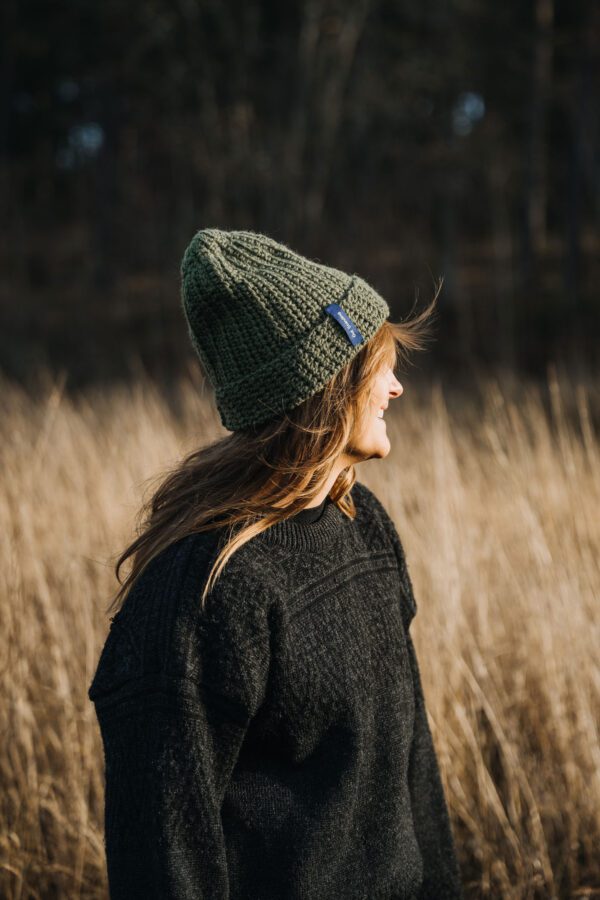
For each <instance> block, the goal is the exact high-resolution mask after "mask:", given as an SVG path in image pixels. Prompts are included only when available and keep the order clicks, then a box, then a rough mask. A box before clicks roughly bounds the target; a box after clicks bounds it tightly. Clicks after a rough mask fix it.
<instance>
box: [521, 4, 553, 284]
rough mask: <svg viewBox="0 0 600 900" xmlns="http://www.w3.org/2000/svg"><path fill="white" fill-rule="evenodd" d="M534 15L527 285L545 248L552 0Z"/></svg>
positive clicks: (527, 184) (525, 239) (527, 185)
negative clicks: (547, 120) (547, 117)
mask: <svg viewBox="0 0 600 900" xmlns="http://www.w3.org/2000/svg"><path fill="white" fill-rule="evenodd" d="M534 15H535V30H534V33H533V58H532V69H531V103H530V110H529V143H528V148H527V162H526V176H525V220H524V234H523V268H524V272H523V274H524V281H525V284H526V285H527V286H530V285H531V284H532V281H533V279H534V278H535V274H536V270H537V265H538V261H539V257H540V255H541V254H542V253H543V252H544V251H545V249H546V238H547V235H546V208H547V193H548V185H547V177H548V176H547V164H546V153H547V148H546V134H545V125H546V111H547V106H548V99H549V96H550V91H551V81H552V45H553V25H554V0H535V4H534Z"/></svg>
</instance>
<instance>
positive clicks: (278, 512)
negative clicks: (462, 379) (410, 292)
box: [109, 279, 443, 611]
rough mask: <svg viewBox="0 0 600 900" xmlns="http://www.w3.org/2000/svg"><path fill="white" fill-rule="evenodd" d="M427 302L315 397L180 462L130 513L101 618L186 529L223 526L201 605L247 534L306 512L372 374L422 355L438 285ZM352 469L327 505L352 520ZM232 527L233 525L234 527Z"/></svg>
mask: <svg viewBox="0 0 600 900" xmlns="http://www.w3.org/2000/svg"><path fill="white" fill-rule="evenodd" d="M442 281H443V279H441V280H440V282H439V285H438V288H437V290H436V292H435V295H434V297H433V299H432V300H431V302H430V303H429V305H428V306H427V307H426V308H425V309H424V310H423V311H422V312H421V313H419V314H418V315H414V316H409V317H408V318H407V319H406V320H404V321H402V322H390V321H389V319H388V320H386V321H385V322H384V323H383V325H382V326H381V327H380V328H379V330H378V331H377V332H376V333H375V335H374V336H373V337H372V338H370V340H369V341H367V342H366V343H365V345H364V347H362V348H361V349H360V350H359V352H358V353H357V354H356V355H355V356H354V357H353V358H352V360H351V361H350V362H349V363H348V364H347V365H346V366H345V367H344V368H343V369H342V370H341V371H339V372H338V373H337V374H336V375H335V376H334V377H333V378H332V379H331V380H330V381H329V382H328V383H327V384H326V385H325V387H324V388H322V389H321V390H320V391H319V392H318V393H316V394H314V395H313V396H312V397H309V398H308V400H305V401H304V402H303V403H301V404H300V405H299V406H297V407H295V408H294V409H291V410H288V411H286V412H285V413H284V414H283V415H282V416H279V417H277V418H276V419H274V420H270V421H269V422H267V423H266V424H261V425H258V426H252V427H250V428H245V429H244V430H242V431H236V432H232V433H230V434H228V435H226V436H225V437H223V438H220V439H219V440H216V441H214V442H213V443H211V444H209V445H208V446H206V447H200V448H199V449H196V450H194V451H192V452H191V453H189V454H188V455H187V456H185V457H184V458H183V459H182V460H181V461H180V462H179V463H178V464H177V465H176V466H175V467H174V468H173V469H172V470H171V471H169V472H168V474H167V475H166V477H165V478H164V479H163V481H162V483H161V484H160V486H159V488H158V489H157V490H156V491H155V493H154V494H153V496H152V497H151V498H150V499H149V500H147V501H146V502H145V503H144V504H143V506H142V508H141V510H140V512H139V514H138V519H139V520H140V523H141V524H138V527H137V531H138V537H136V539H135V540H134V541H133V542H132V543H131V544H129V546H128V547H127V548H126V549H125V550H124V551H123V553H122V554H121V556H120V557H119V559H118V560H117V563H116V566H115V572H116V576H117V580H118V581H119V584H121V582H120V578H119V572H120V569H121V566H122V565H123V563H124V562H125V561H126V560H127V559H128V558H129V557H130V556H132V557H133V563H132V567H131V570H130V572H129V574H128V576H127V578H126V579H125V581H124V582H123V583H122V584H121V586H120V588H119V590H118V591H117V592H116V594H115V596H114V598H113V600H112V602H111V604H110V607H109V611H112V610H113V609H118V608H120V607H121V606H122V605H123V602H124V600H125V597H126V596H127V594H128V593H129V591H130V590H131V587H132V586H133V584H134V582H135V581H136V579H137V578H138V577H139V576H140V574H141V573H142V571H143V570H144V569H145V568H146V566H147V565H148V564H149V563H150V561H151V560H152V559H153V558H154V557H155V556H157V555H158V554H159V553H160V552H161V551H162V550H163V549H164V548H166V547H167V546H168V545H170V544H172V543H174V542H175V541H177V540H179V539H180V538H183V537H185V536H186V535H189V534H191V533H194V532H202V531H209V530H213V529H215V528H225V529H228V531H227V532H226V540H225V542H224V544H223V546H222V547H221V549H220V552H219V554H218V556H217V557H216V559H215V561H214V564H213V566H212V569H211V571H210V573H209V577H208V579H207V581H206V584H205V586H204V590H203V592H202V596H201V601H200V602H201V606H202V608H203V607H204V603H205V600H206V597H207V595H208V594H209V593H210V591H211V589H212V587H213V586H214V583H215V582H216V580H217V578H218V577H219V575H220V574H221V572H222V570H223V568H224V566H225V564H226V563H227V560H228V559H229V557H230V556H231V555H232V554H233V553H235V551H236V550H237V549H239V548H240V547H241V546H242V545H243V544H245V543H246V542H247V541H249V540H251V539H252V538H253V537H255V536H256V535H258V534H260V533H261V532H262V531H265V530H266V529H267V528H270V527H271V526H272V525H275V524H276V523H277V522H280V521H282V520H283V519H286V518H288V517H289V516H292V515H294V514H295V513H297V512H299V511H300V510H301V509H303V508H304V507H306V506H308V505H309V503H310V501H311V500H312V499H313V498H314V497H316V496H317V495H318V494H319V493H320V491H321V490H322V488H323V486H324V484H325V483H326V481H327V479H328V477H329V474H330V472H331V469H332V467H333V465H334V463H335V460H336V459H337V458H338V457H339V456H340V455H341V454H342V453H343V452H345V451H347V450H348V447H349V445H350V439H351V435H352V433H353V429H354V424H355V422H356V421H357V420H361V418H362V415H363V413H364V411H365V410H366V409H367V408H368V404H369V400H370V396H371V385H372V381H373V378H374V376H376V375H377V374H378V373H379V372H380V371H381V370H382V369H383V368H386V367H392V368H393V369H394V371H395V370H396V369H397V367H398V366H399V365H400V364H402V363H404V362H409V361H410V360H409V353H410V352H411V351H413V350H422V349H423V348H424V346H425V341H426V339H427V338H428V337H429V334H430V325H431V318H432V315H433V313H434V309H435V304H436V301H437V297H438V294H439V292H440V289H441V286H442ZM355 481H356V473H355V469H354V466H353V465H350V466H348V467H347V468H345V469H344V470H343V471H342V472H340V474H339V475H338V478H337V479H336V481H335V483H334V484H333V486H332V488H331V490H330V492H329V498H330V499H331V500H332V501H333V502H334V503H336V504H337V506H338V507H339V509H340V510H341V511H342V512H344V513H345V514H346V515H348V516H349V517H350V518H354V516H355V515H356V510H355V507H354V502H353V500H352V497H351V495H350V494H349V492H350V490H351V488H352V485H353V484H354V482H355ZM237 526H239V527H237Z"/></svg>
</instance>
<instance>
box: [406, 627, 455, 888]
mask: <svg viewBox="0 0 600 900" xmlns="http://www.w3.org/2000/svg"><path fill="white" fill-rule="evenodd" d="M406 644H407V648H408V654H409V661H410V668H411V672H412V679H413V688H414V697H415V720H414V733H413V742H412V746H411V752H410V759H409V766H408V784H409V790H410V799H411V808H412V813H413V822H414V828H415V834H416V836H417V842H418V844H419V849H420V851H421V856H422V858H423V885H422V888H421V891H420V893H419V895H418V897H419V900H463V893H462V888H461V880H460V872H459V868H458V861H457V858H456V850H455V846H454V839H453V835H452V830H451V827H450V821H449V816H448V809H447V806H446V798H445V796H444V789H443V785H442V781H441V777H440V772H439V767H438V762H437V756H436V752H435V748H434V744H433V739H432V735H431V730H430V728H429V722H428V721H427V711H426V708H425V699H424V696H423V688H422V685H421V676H420V673H419V666H418V663H417V657H416V653H415V648H414V645H413V641H412V638H411V636H410V634H409V633H408V632H407V634H406Z"/></svg>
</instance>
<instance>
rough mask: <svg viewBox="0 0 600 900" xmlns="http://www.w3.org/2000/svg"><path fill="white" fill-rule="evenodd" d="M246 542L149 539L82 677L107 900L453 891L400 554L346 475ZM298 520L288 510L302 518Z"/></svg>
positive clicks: (389, 898)
mask: <svg viewBox="0 0 600 900" xmlns="http://www.w3.org/2000/svg"><path fill="white" fill-rule="evenodd" d="M352 496H353V498H354V501H355V504H356V507H357V516H356V519H354V520H350V519H349V518H348V517H347V516H345V515H344V514H343V513H342V512H341V511H340V510H339V509H338V507H337V506H336V505H335V504H334V503H332V502H331V501H329V500H327V501H326V503H325V504H324V508H323V512H322V514H321V515H320V517H319V518H318V519H317V520H316V521H313V522H307V521H305V519H306V518H307V517H306V516H303V515H302V514H299V515H298V516H294V517H291V518H289V519H287V520H286V521H285V522H283V523H280V524H278V525H277V526H275V527H273V528H271V529H269V530H268V531H267V532H265V533H264V534H263V535H260V536H259V537H257V538H254V539H253V540H252V541H250V542H249V543H248V544H246V545H245V546H244V547H242V548H241V549H240V550H239V551H238V552H236V553H235V554H234V555H233V556H232V558H231V559H230V560H229V562H228V563H227V566H226V567H225V569H224V571H223V574H222V575H221V577H220V580H219V581H218V582H217V585H216V586H215V588H214V590H213V592H211V594H210V595H209V598H208V605H207V608H206V609H205V611H204V612H202V611H201V610H200V608H199V596H200V593H201V590H202V587H203V584H204V580H205V578H206V577H207V574H208V567H209V565H210V561H211V559H214V557H215V555H216V552H217V544H216V541H217V537H218V532H213V533H205V534H201V535H190V536H188V537H187V538H184V539H182V540H180V541H178V542H176V543H175V544H173V545H172V546H171V547H169V548H167V549H166V550H165V551H163V552H162V553H161V554H160V556H158V557H157V558H156V559H154V560H153V561H152V563H151V564H150V566H149V567H148V568H147V569H146V571H145V572H144V573H143V574H142V576H141V578H140V580H139V581H138V582H137V583H136V585H135V586H134V588H133V591H132V592H131V593H130V594H129V596H128V597H127V599H126V601H125V604H124V606H123V608H122V609H121V610H120V611H119V612H118V613H117V615H116V616H115V617H114V619H113V622H112V625H111V628H110V631H109V634H108V637H107V639H106V643H105V645H104V648H103V650H102V654H101V656H100V659H99V662H98V666H97V670H96V673H95V676H94V679H93V681H92V684H91V685H90V688H89V697H90V699H91V700H93V701H94V703H95V708H96V713H97V716H98V721H99V725H100V729H101V733H102V739H103V747H104V761H105V776H106V793H105V841H106V857H107V865H108V878H109V886H110V896H111V898H112V900H137V898H139V900H159V898H160V900H209V898H210V900H275V898H276V900H373V898H379V900H384V898H385V900H400V898H403V900H406V898H413V900H416V898H419V900H456V898H462V897H463V893H462V888H461V885H460V877H459V871H458V865H457V858H456V853H455V846H454V842H453V836H452V831H451V828H450V822H449V817H448V811H447V807H446V801H445V797H444V792H443V787H442V783H441V780H440V774H439V769H438V763H437V759H436V754H435V749H434V745H433V741H432V737H431V732H430V728H429V724H428V721H427V713H426V709H425V702H424V698H423V691H422V687H421V680H420V674H419V668H418V665H417V660H416V657H415V651H414V646H413V642H412V639H411V636H410V633H409V626H410V623H411V621H412V619H413V617H414V615H415V612H416V603H415V599H414V595H413V591H412V585H411V581H410V578H409V575H408V570H407V566H406V561H405V557H404V552H403V548H402V545H401V542H400V538H399V536H398V533H397V531H396V529H395V527H394V524H393V522H392V520H391V519H390V517H389V516H388V514H387V513H386V511H385V509H384V507H383V505H382V504H381V503H380V502H379V500H378V499H377V498H376V497H375V495H374V494H373V493H372V492H371V491H370V490H369V489H368V488H367V487H366V486H365V485H363V484H361V483H360V482H356V483H355V485H354V486H353V488H352ZM303 519H304V520H303Z"/></svg>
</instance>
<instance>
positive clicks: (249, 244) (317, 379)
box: [181, 228, 390, 431]
mask: <svg viewBox="0 0 600 900" xmlns="http://www.w3.org/2000/svg"><path fill="white" fill-rule="evenodd" d="M181 301H182V306H183V311H184V314H185V318H186V320H187V325H188V334H189V337H190V339H191V342H192V346H193V347H194V349H195V350H196V352H197V354H198V356H199V358H200V360H201V362H202V365H203V368H204V370H205V372H206V375H207V377H208V379H209V380H210V382H211V384H212V386H213V388H214V391H215V399H216V405H217V409H218V411H219V415H220V418H221V422H222V424H223V425H224V426H225V428H228V429H229V430H230V431H237V430H239V429H243V428H246V427H248V426H249V425H258V424H261V423H264V422H266V421H267V420H269V419H272V418H273V417H275V416H278V415H281V414H282V413H283V412H284V411H286V410H289V409H293V408H294V407H295V406H298V405H299V404H300V403H302V401H303V400H306V399H308V398H309V397H311V396H312V395H313V394H315V393H317V391H319V390H320V389H321V388H323V387H324V386H325V385H326V384H327V383H328V382H329V381H330V380H331V378H332V377H333V376H334V375H335V374H336V373H337V372H338V371H340V369H342V368H343V367H344V366H345V365H346V363H348V362H349V361H350V360H351V359H352V358H353V356H355V355H356V354H357V353H358V351H359V350H360V349H361V348H362V347H363V346H364V343H365V342H366V341H367V340H368V339H369V338H371V337H372V336H373V335H374V334H375V332H376V331H377V329H378V328H379V327H380V326H381V325H382V324H383V322H384V321H385V320H386V318H387V317H388V316H389V314H390V309H389V306H388V304H387V303H386V301H385V300H384V299H383V297H381V296H380V295H379V294H378V293H377V292H376V291H375V289H374V288H372V287H371V286H370V285H369V284H368V283H367V282H366V281H364V280H363V279H362V278H360V277H359V276H358V275H349V274H348V273H346V272H342V271H340V270H339V269H334V268H332V267H330V266H325V265H323V264H321V263H317V262H315V261H313V260H310V259H307V258H306V257H305V256H301V255H300V254H299V253H296V252H294V251H293V250H291V249H290V248H289V247H287V246H286V245H285V244H282V243H279V242H278V241H275V240H273V238H270V237H268V236H267V235H265V234H260V233H258V232H254V231H226V230H222V229H218V228H204V229H203V230H202V231H199V232H198V233H197V234H196V235H194V237H193V238H192V240H191V241H190V244H189V245H188V247H187V249H186V251H185V253H184V256H183V260H182V263H181ZM331 303H337V304H340V305H341V306H342V308H343V312H344V313H345V314H346V316H348V317H349V318H350V320H351V321H352V323H353V324H354V325H355V326H356V327H357V328H358V330H359V331H360V334H361V336H362V338H363V339H364V340H363V341H361V342H360V343H357V344H353V343H352V342H351V341H350V340H349V338H348V335H347V333H346V332H345V331H344V329H343V328H342V327H341V326H340V324H339V322H338V321H336V319H335V318H332V316H331V315H329V314H328V313H327V312H326V311H325V309H326V307H327V306H328V305H329V304H331Z"/></svg>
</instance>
